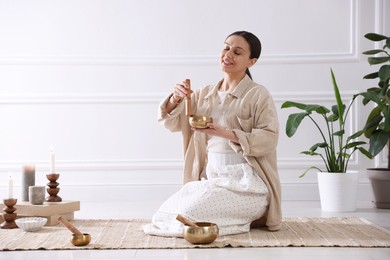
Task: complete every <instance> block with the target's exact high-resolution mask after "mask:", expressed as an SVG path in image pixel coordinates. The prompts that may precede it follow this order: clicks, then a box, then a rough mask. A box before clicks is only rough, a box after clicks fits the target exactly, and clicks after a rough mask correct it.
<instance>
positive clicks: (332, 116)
mask: <svg viewBox="0 0 390 260" xmlns="http://www.w3.org/2000/svg"><path fill="white" fill-rule="evenodd" d="M337 119H339V117H338V116H336V115H335V114H331V115H330V116H328V117H327V118H326V121H328V122H334V121H336V120H337Z"/></svg>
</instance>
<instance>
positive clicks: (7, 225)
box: [1, 199, 18, 229]
mask: <svg viewBox="0 0 390 260" xmlns="http://www.w3.org/2000/svg"><path fill="white" fill-rule="evenodd" d="M17 201H18V199H3V203H4V205H5V206H6V207H5V208H4V209H3V210H4V211H5V212H6V213H5V214H3V218H4V222H3V223H2V224H1V228H4V229H11V228H18V226H17V225H16V223H15V219H16V213H14V211H15V210H16V208H15V207H14V206H15V205H16V202H17Z"/></svg>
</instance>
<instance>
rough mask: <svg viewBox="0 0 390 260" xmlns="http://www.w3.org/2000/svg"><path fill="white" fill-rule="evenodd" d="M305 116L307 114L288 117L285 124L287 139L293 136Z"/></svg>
mask: <svg viewBox="0 0 390 260" xmlns="http://www.w3.org/2000/svg"><path fill="white" fill-rule="evenodd" d="M307 115H308V114H307V113H295V114H291V115H289V116H288V119H287V124H286V134H287V136H288V137H291V136H293V135H294V134H295V132H296V131H297V129H298V127H299V125H300V124H301V122H302V120H303V119H304V118H305V117H306V116H307Z"/></svg>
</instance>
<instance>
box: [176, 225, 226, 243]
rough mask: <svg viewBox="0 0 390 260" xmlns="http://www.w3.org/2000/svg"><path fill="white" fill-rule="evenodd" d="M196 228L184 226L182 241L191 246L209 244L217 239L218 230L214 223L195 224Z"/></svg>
mask: <svg viewBox="0 0 390 260" xmlns="http://www.w3.org/2000/svg"><path fill="white" fill-rule="evenodd" d="M195 224H196V225H197V226H198V227H191V226H187V225H184V230H183V236H184V239H185V240H187V241H188V242H190V243H191V244H210V243H212V242H214V240H215V239H216V238H217V237H218V233H219V229H218V226H217V225H216V224H214V223H209V222H195Z"/></svg>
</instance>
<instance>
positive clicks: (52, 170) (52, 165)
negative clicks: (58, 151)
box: [50, 148, 56, 173]
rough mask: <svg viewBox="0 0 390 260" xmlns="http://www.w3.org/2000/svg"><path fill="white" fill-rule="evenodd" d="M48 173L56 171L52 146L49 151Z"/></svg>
mask: <svg viewBox="0 0 390 260" xmlns="http://www.w3.org/2000/svg"><path fill="white" fill-rule="evenodd" d="M50 173H56V169H55V154H54V151H53V148H52V149H51V151H50Z"/></svg>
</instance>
